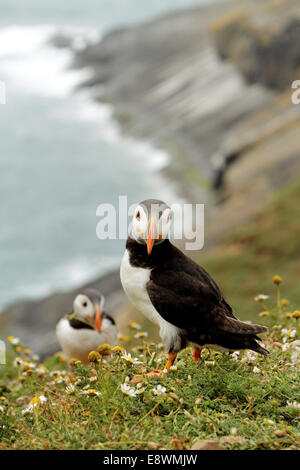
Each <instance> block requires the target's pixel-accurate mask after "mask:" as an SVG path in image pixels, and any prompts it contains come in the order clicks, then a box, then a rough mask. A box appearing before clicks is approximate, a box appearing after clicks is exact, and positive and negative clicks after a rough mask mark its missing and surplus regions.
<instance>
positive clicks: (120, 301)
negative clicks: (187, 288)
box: [0, 0, 300, 355]
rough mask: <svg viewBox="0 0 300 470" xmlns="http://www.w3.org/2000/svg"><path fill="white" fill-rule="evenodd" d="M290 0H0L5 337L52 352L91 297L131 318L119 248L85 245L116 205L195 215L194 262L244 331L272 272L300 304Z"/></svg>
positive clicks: (299, 194) (109, 243)
mask: <svg viewBox="0 0 300 470" xmlns="http://www.w3.org/2000/svg"><path fill="white" fill-rule="evenodd" d="M298 3H299V2H297V1H293V0H276V1H275V0H273V1H271V0H269V1H265V0H245V1H244V2H242V3H241V2H238V1H234V0H228V1H226V0H224V1H213V0H211V1H209V0H207V1H203V0H202V1H201V0H185V1H184V0H160V1H158V0H153V1H151V2H141V1H139V0H88V1H86V2H83V1H82V0H73V1H72V3H70V4H62V3H61V2H56V1H51V2H50V0H44V2H43V3H42V4H41V2H40V1H39V0H2V4H1V18H0V80H2V81H3V82H4V83H5V85H6V104H5V105H0V129H1V139H0V201H1V203H0V220H1V230H0V252H1V268H2V269H1V273H0V311H2V313H1V314H0V337H1V338H5V336H7V335H8V334H13V335H16V336H20V337H21V339H22V340H23V341H24V342H26V344H27V345H28V346H30V347H31V348H32V349H33V350H34V351H35V352H38V353H40V354H42V355H43V354H48V353H51V352H53V351H55V350H57V349H58V345H57V343H56V339H55V324H56V322H57V320H58V318H59V317H60V316H61V315H62V314H64V313H68V312H69V311H70V310H71V306H72V300H73V297H74V295H75V293H76V292H78V291H79V290H81V289H82V287H83V286H86V285H89V286H94V287H97V288H100V289H101V290H102V291H103V292H104V294H105V295H106V297H107V310H108V311H109V312H110V313H112V314H113V315H115V316H117V319H118V321H119V323H120V326H121V328H123V329H124V331H125V332H126V325H127V323H128V318H130V319H138V320H139V321H140V322H141V321H143V320H142V318H141V316H139V314H138V313H137V312H134V311H133V310H132V309H131V307H130V306H128V304H127V302H126V299H125V296H124V294H123V292H122V289H121V287H120V282H119V273H118V268H119V263H120V259H121V256H122V253H123V250H124V245H125V242H124V240H106V241H100V240H99V239H97V237H96V225H97V222H98V219H97V217H96V209H97V206H98V205H99V204H101V203H103V202H106V203H107V202H108V203H111V204H114V205H116V206H117V204H118V197H119V195H127V196H128V202H129V204H132V203H134V202H138V201H140V200H142V199H145V198H148V197H156V198H159V199H163V200H166V201H167V202H168V203H170V204H172V203H175V202H178V201H187V202H188V201H189V202H193V203H205V245H204V249H203V250H201V252H199V253H195V252H193V253H189V255H192V256H193V258H194V259H196V261H198V262H199V263H201V264H202V265H203V266H204V267H205V268H206V269H207V270H208V271H209V272H210V273H211V275H212V276H213V277H214V278H215V279H216V280H217V282H218V283H219V285H220V287H221V288H222V290H224V292H225V295H226V296H227V297H228V299H229V301H230V302H231V303H232V304H233V306H234V308H235V311H236V313H237V315H238V316H240V317H241V318H243V319H249V320H252V321H257V315H258V313H259V307H258V306H257V304H255V302H254V300H253V298H254V296H255V295H256V294H259V293H265V294H272V282H271V280H272V276H273V275H275V274H280V275H281V276H282V277H283V279H284V286H283V291H284V295H285V296H286V297H288V299H289V302H290V303H291V308H292V306H293V307H294V308H296V307H297V308H299V303H300V289H299V287H298V284H299V281H298V278H299V274H300V263H299V251H300V223H299V201H300V178H299V170H300V158H299V157H300V139H299V135H300V104H299V105H297V104H293V103H292V94H293V92H294V91H295V90H294V89H292V88H291V87H292V83H293V81H294V80H297V79H298V80H300V6H299V4H298ZM260 321H261V320H260ZM145 327H146V328H148V327H149V328H150V326H149V325H145Z"/></svg>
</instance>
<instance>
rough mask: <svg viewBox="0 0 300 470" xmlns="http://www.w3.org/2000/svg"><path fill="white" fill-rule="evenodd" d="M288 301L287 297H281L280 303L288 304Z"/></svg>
mask: <svg viewBox="0 0 300 470" xmlns="http://www.w3.org/2000/svg"><path fill="white" fill-rule="evenodd" d="M288 304H289V301H288V299H281V305H288Z"/></svg>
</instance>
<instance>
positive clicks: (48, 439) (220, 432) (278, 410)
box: [0, 305, 300, 450]
mask: <svg viewBox="0 0 300 470" xmlns="http://www.w3.org/2000/svg"><path fill="white" fill-rule="evenodd" d="M268 311H269V315H268V316H267V322H268V323H269V326H270V330H269V333H268V334H267V335H266V336H265V338H264V344H265V346H266V347H267V348H268V349H269V350H270V355H269V356H268V357H267V358H264V357H262V356H258V355H256V354H255V353H254V354H253V353H249V352H246V351H244V352H242V353H241V354H240V356H239V357H238V358H237V359H235V358H234V357H233V356H232V355H231V354H221V353H216V352H212V353H211V355H210V357H209V358H208V351H207V350H203V351H202V355H203V358H202V361H201V362H199V363H194V362H193V360H192V351H191V349H190V348H188V349H186V350H185V351H182V352H181V353H180V354H179V357H178V359H177V369H176V370H172V371H171V372H170V374H168V375H165V374H164V375H163V376H162V377H154V378H149V377H148V376H147V375H146V373H147V372H148V371H150V370H153V369H156V368H159V367H160V368H162V366H163V362H164V361H165V359H166V355H165V353H164V352H163V350H162V348H161V347H160V345H157V344H154V343H146V342H145V341H144V339H142V338H141V339H140V346H137V347H134V348H133V349H132V351H131V353H132V356H133V357H135V358H136V359H137V360H138V361H140V363H138V364H134V363H132V362H130V361H128V360H126V359H124V357H122V356H123V355H124V349H123V351H122V352H121V351H118V352H116V353H114V354H113V355H112V359H111V360H110V361H107V362H105V361H103V357H102V359H101V361H100V362H96V363H91V364H90V365H86V366H84V365H82V364H81V363H79V362H76V363H74V361H73V365H72V366H71V369H69V368H68V364H67V363H66V362H65V361H64V360H63V358H62V356H61V355H60V354H57V355H55V356H53V357H51V358H49V359H47V360H46V361H45V363H44V365H43V366H44V367H45V368H43V367H41V365H40V364H38V362H37V361H36V360H34V358H33V357H32V356H31V355H30V351H27V350H26V348H25V349H24V347H23V346H22V345H20V344H15V345H12V348H11V351H10V353H9V361H8V364H7V365H6V366H1V369H0V371H1V375H0V396H1V405H0V406H1V411H0V442H1V445H0V448H2V449H111V450H113V449H189V448H191V447H192V446H193V444H194V443H195V442H197V441H198V440H202V439H210V440H212V441H215V442H216V443H219V444H221V445H222V446H223V447H224V448H226V449H286V448H289V449H297V448H299V446H300V437H299V431H300V421H299V420H300V409H299V407H300V405H299V403H300V389H299V360H300V355H299V351H300V347H299V341H298V340H297V335H296V331H295V330H297V322H298V321H299V320H297V319H296V318H295V316H294V317H293V316H290V315H289V314H288V315H286V313H287V311H288V310H287V306H285V305H279V308H277V307H276V308H274V309H271V308H269V310H268ZM296 316H297V314H296ZM283 328H286V329H285V330H283ZM135 333H136V331H135V330H133V333H132V336H134V334H135ZM298 335H299V329H298ZM10 341H12V338H10ZM128 348H130V342H129V343H128V345H127V349H128ZM96 356H97V355H96ZM17 357H19V359H17V360H16V358H17ZM104 359H105V356H104ZM18 362H19V365H18V364H17V363H18ZM137 382H139V384H137ZM122 384H125V387H129V393H132V395H133V396H130V395H126V394H125V393H123V392H122V390H121V385H122ZM159 385H160V386H162V387H164V388H165V389H164V388H163V389H157V386H159ZM123 387H124V385H123ZM155 391H156V393H157V394H155ZM40 396H42V397H44V398H42V399H39V397H40ZM45 399H46V400H45ZM40 400H42V402H41V401H40ZM43 400H44V402H43ZM30 403H31V406H30V407H29V408H28V405H30ZM24 410H25V411H24Z"/></svg>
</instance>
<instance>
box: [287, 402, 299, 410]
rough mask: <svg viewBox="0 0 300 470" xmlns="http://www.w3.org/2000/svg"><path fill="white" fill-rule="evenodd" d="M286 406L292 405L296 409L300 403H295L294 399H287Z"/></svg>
mask: <svg viewBox="0 0 300 470" xmlns="http://www.w3.org/2000/svg"><path fill="white" fill-rule="evenodd" d="M287 405H288V406H292V407H293V408H297V410H300V403H297V402H296V401H293V402H291V401H287Z"/></svg>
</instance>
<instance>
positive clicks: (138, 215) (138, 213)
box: [135, 211, 141, 220]
mask: <svg viewBox="0 0 300 470" xmlns="http://www.w3.org/2000/svg"><path fill="white" fill-rule="evenodd" d="M135 217H136V218H137V220H140V219H141V214H140V211H138V212H137V213H136V216H135Z"/></svg>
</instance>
